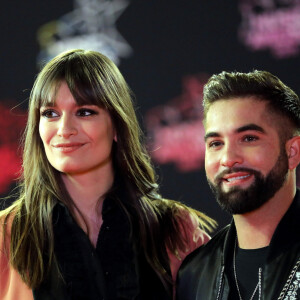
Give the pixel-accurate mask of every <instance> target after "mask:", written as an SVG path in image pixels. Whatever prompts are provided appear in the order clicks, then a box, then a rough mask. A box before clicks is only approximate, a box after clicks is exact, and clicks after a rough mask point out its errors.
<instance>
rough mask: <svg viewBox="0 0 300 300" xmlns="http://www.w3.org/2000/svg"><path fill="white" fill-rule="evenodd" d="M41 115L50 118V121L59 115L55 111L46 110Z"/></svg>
mask: <svg viewBox="0 0 300 300" xmlns="http://www.w3.org/2000/svg"><path fill="white" fill-rule="evenodd" d="M41 115H42V116H43V117H45V118H49V119H51V118H55V117H58V113H57V112H55V110H53V109H46V110H44V111H43V112H42V113H41Z"/></svg>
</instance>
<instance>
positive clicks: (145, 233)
mask: <svg viewBox="0 0 300 300" xmlns="http://www.w3.org/2000/svg"><path fill="white" fill-rule="evenodd" d="M62 81H64V82H66V83H67V85H68V87H69V89H70V91H71V93H72V95H73V97H74V99H75V100H76V102H77V103H78V104H79V105H81V104H84V103H89V104H95V105H98V106H100V107H103V108H105V109H106V110H107V111H108V112H109V113H110V115H111V118H112V120H113V123H114V126H115V128H116V132H117V143H115V144H114V147H113V163H114V167H115V170H116V172H118V176H119V177H120V178H121V179H122V182H123V183H124V185H125V187H126V188H127V190H128V193H129V194H130V202H131V203H130V207H131V209H132V210H133V211H134V215H136V216H138V228H139V233H138V234H139V238H140V239H141V245H142V248H143V250H144V252H145V255H146V259H147V260H148V262H149V264H150V265H151V266H152V268H153V269H154V270H155V272H156V273H157V274H158V276H159V277H160V278H161V280H162V282H163V284H164V285H165V286H167V283H168V282H169V281H170V277H169V275H168V274H167V272H166V268H165V266H166V264H167V263H168V257H167V256H166V255H161V253H165V251H163V249H165V245H167V246H168V247H169V249H170V250H171V251H173V252H174V253H175V252H176V251H177V250H178V249H183V248H184V241H183V240H182V237H181V236H180V235H179V234H178V230H179V226H180V225H179V221H177V218H176V214H177V213H178V211H179V207H181V209H186V210H188V211H190V212H191V213H195V214H198V215H199V216H200V217H201V218H200V219H199V220H200V223H201V224H202V225H203V226H204V228H206V229H207V228H209V227H210V225H211V224H212V223H211V222H210V219H209V218H207V217H205V216H204V215H202V214H201V213H199V212H196V211H193V210H192V209H189V208H187V207H185V206H184V205H182V204H180V203H177V202H176V203H175V202H174V201H169V200H164V199H161V196H160V195H159V193H158V184H157V183H156V175H155V173H154V169H153V167H152V165H151V162H150V158H149V155H148V154H147V151H146V149H145V147H144V143H143V140H142V132H141V130H140V127H139V125H138V121H137V118H136V114H135V110H134V107H133V104H132V97H131V91H130V89H129V87H128V85H127V84H126V82H125V80H124V78H123V76H122V75H121V73H120V71H119V70H118V68H117V67H116V66H115V65H114V63H113V62H112V61H110V60H109V59H108V58H107V57H105V56H104V55H102V54H100V53H98V52H94V51H85V50H71V51H68V52H64V53H62V54H60V55H58V56H57V57H55V58H54V59H52V60H51V61H50V62H49V63H47V64H46V65H45V66H44V68H43V69H42V71H41V72H40V73H39V75H38V76H37V78H36V80H35V83H34V86H33V89H32V91H31V95H30V100H29V115H28V122H27V126H26V130H25V134H24V153H23V175H22V178H21V182H20V196H19V198H18V199H17V200H16V201H15V202H14V203H13V205H12V206H10V207H9V208H8V209H6V210H5V211H4V212H2V213H1V214H0V215H1V216H2V217H4V219H5V220H8V218H9V217H10V216H11V217H13V223H12V228H11V238H10V262H11V264H12V266H13V267H14V268H15V269H16V270H17V271H18V272H19V273H20V275H21V277H22V279H23V280H24V282H25V283H26V284H27V285H28V286H29V287H31V288H36V287H38V286H39V285H40V283H41V282H42V281H43V279H44V278H45V276H46V274H47V272H48V271H49V269H50V266H51V264H52V263H53V262H55V256H54V250H53V249H54V245H53V231H52V211H53V207H54V206H55V204H56V203H57V201H61V202H62V203H64V204H65V205H66V206H67V207H69V208H70V207H71V205H70V201H71V199H70V196H69V195H67V193H66V190H65V188H64V185H63V184H62V181H61V178H60V175H59V172H58V171H57V170H55V169H54V168H53V167H52V166H51V165H50V163H49V161H48V159H47V157H46V155H45V151H44V148H43V145H42V141H41V138H40V136H39V120H40V107H41V106H42V105H46V104H48V103H49V102H50V103H51V102H53V101H54V99H55V93H56V91H57V90H58V88H59V85H60V84H61V82H62ZM127 214H128V215H129V218H131V217H132V216H131V213H130V212H129V211H128V212H127ZM162 220H164V221H163V223H164V224H166V227H165V228H167V229H168V230H164V231H162V230H161V224H162ZM161 232H163V238H164V242H161V243H158V242H157V239H156V237H157V234H161ZM44 253H47V256H46V257H47V258H48V259H46V260H45V255H43V254H44Z"/></svg>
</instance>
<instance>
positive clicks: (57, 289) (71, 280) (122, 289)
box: [33, 197, 171, 300]
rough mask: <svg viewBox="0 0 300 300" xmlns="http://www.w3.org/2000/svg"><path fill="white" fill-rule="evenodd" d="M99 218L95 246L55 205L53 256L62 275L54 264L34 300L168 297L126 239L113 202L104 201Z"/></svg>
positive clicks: (126, 226)
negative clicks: (101, 219)
mask: <svg viewBox="0 0 300 300" xmlns="http://www.w3.org/2000/svg"><path fill="white" fill-rule="evenodd" d="M102 218H103V224H102V226H101V229H100V232H99V236H98V240H97V245H96V248H94V247H93V246H92V245H91V243H90V240H89V238H88V236H87V235H86V233H85V232H84V231H83V230H82V229H81V228H80V227H79V226H78V225H77V223H76V222H75V221H74V219H73V217H72V216H71V215H70V212H69V210H68V209H67V208H66V207H65V206H64V205H62V204H57V205H56V206H55V208H54V211H53V231H54V242H55V257H56V260H57V262H58V266H59V270H60V273H61V276H60V275H59V272H58V271H57V268H56V267H55V266H54V265H53V267H52V269H51V272H50V274H49V276H48V277H47V278H46V280H45V281H44V282H43V284H42V285H41V286H40V287H39V288H38V289H35V290H34V291H33V295H34V299H35V300H50V299H51V300H54V299H55V300H92V299H93V300H96V299H97V300H98V299H105V300H119V299H120V300H121V299H124V300H125V299H128V300H129V299H132V300H133V299H135V300H160V299H161V300H167V299H171V296H170V295H168V293H167V292H166V290H165V288H164V287H163V285H162V283H161V281H160V280H159V278H158V276H157V275H156V273H155V272H154V271H153V269H152V268H151V267H150V265H149V264H148V262H147V261H146V259H145V256H144V253H143V251H141V250H140V249H141V247H139V242H138V240H139V239H138V238H137V237H134V236H135V235H134V234H133V235H131V226H130V222H129V220H128V217H127V215H126V214H125V212H124V210H123V209H122V208H121V205H120V204H119V202H118V200H116V198H114V197H109V198H107V199H105V201H104V203H103V210H102ZM132 236H133V238H132ZM158 242H161V241H158ZM45 255H46V254H45Z"/></svg>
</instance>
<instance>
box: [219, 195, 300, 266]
mask: <svg viewBox="0 0 300 300" xmlns="http://www.w3.org/2000/svg"><path fill="white" fill-rule="evenodd" d="M299 216H300V190H299V189H297V192H296V195H295V198H294V200H293V202H292V204H291V205H290V207H289V209H288V210H287V212H286V213H285V215H284V216H283V217H282V219H281V221H280V222H279V224H278V225H277V227H276V229H275V232H274V234H273V237H272V239H271V243H270V247H269V252H268V257H267V261H271V260H273V259H274V258H275V257H277V256H278V255H279V254H281V253H282V252H284V251H285V250H287V249H290V248H291V247H292V246H293V245H294V244H296V243H299V242H300V226H299V220H298V219H299ZM227 227H229V229H228V231H227V233H226V236H225V241H224V246H223V257H222V265H225V262H226V261H228V259H230V257H231V256H232V253H233V247H234V243H235V239H236V228H235V224H234V220H232V221H231V224H230V225H228V226H227Z"/></svg>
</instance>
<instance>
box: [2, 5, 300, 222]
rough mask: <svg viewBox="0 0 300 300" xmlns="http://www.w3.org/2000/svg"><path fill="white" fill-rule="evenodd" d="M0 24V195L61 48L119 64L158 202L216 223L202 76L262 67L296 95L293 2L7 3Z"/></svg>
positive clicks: (15, 169) (218, 214)
mask: <svg viewBox="0 0 300 300" xmlns="http://www.w3.org/2000/svg"><path fill="white" fill-rule="evenodd" d="M0 20H1V21H0V24H1V25H2V26H0V31H1V35H0V36H1V39H2V41H1V42H2V43H1V44H2V46H1V58H0V59H1V68H0V72H1V80H0V108H1V112H2V117H1V118H0V170H1V173H0V195H1V196H3V197H4V196H6V195H8V194H9V193H10V192H11V191H12V190H13V188H14V187H15V182H16V178H18V176H19V174H20V168H21V159H20V154H21V151H22V149H21V148H20V144H19V142H20V136H21V134H22V131H23V130H24V125H25V122H26V109H27V99H28V96H29V93H30V89H31V86H32V84H33V81H34V78H35V76H36V74H37V72H38V70H39V68H40V66H41V64H43V63H44V62H45V61H47V60H49V59H51V58H52V57H54V56H55V55H57V54H58V53H60V52H62V51H64V50H67V49H72V48H85V49H93V50H97V51H100V52H102V53H104V54H106V55H107V56H108V57H110V58H111V59H112V60H113V61H114V62H115V63H116V64H117V65H118V66H119V68H120V69H121V71H122V73H123V74H124V76H125V78H126V80H127V81H128V83H129V85H130V87H131V88H132V90H133V92H134V93H135V95H136V103H137V113H138V117H139V120H140V123H141V126H142V128H143V130H144V131H145V132H146V133H147V141H148V148H149V151H150V153H151V155H152V158H153V161H154V163H155V166H156V168H157V172H158V174H159V176H160V183H161V192H162V194H163V195H164V196H165V197H168V198H173V199H176V200H181V201H183V202H184V203H186V204H189V205H191V206H193V207H195V208H197V209H200V210H202V211H204V212H206V213H207V214H208V215H210V216H212V217H214V218H216V219H217V220H218V222H219V223H220V225H224V224H226V223H228V222H229V216H228V215H226V214H225V213H223V212H222V211H221V210H220V209H219V207H218V205H217V204H216V203H215V200H214V199H213V196H212V194H211V192H210V190H209V188H208V185H207V183H206V178H205V173H204V170H203V163H204V162H203V161H204V142H203V136H204V129H203V125H202V122H201V119H202V108H201V105H202V90H203V85H204V84H205V82H206V80H207V78H208V77H209V76H210V75H211V74H213V73H217V72H220V71H222V70H227V71H234V70H236V71H250V70H253V69H263V70H268V71H270V72H272V73H274V74H276V75H277V76H279V78H281V79H282V80H283V81H284V82H285V83H287V84H288V85H289V86H291V87H292V88H293V89H294V90H295V91H296V92H297V93H298V94H300V79H299V78H300V76H299V74H298V73H299V67H300V3H299V1H298V0H236V1H218V0H210V1H204V0H188V1H181V0H173V1H171V2H170V1H161V0H151V1H140V0H131V1H130V0H127V1H125V0H110V1H109V0H73V1H72V0H66V1H58V0H51V1H50V0H44V1H37V0H36V1H29V2H28V1H23V2H20V3H18V5H16V4H15V3H14V2H13V1H7V2H6V3H5V2H4V3H2V7H1V10H0ZM299 175H300V174H299ZM299 178H300V176H299Z"/></svg>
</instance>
